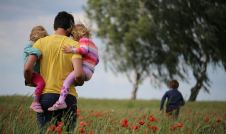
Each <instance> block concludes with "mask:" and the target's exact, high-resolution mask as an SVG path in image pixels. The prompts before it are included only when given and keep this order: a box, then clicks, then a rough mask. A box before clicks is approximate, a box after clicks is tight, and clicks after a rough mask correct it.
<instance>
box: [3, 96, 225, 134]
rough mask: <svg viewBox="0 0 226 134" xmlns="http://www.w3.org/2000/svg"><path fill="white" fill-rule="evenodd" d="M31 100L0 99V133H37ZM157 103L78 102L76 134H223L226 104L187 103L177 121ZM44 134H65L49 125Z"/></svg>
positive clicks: (18, 98) (91, 100)
mask: <svg viewBox="0 0 226 134" xmlns="http://www.w3.org/2000/svg"><path fill="white" fill-rule="evenodd" d="M31 100H32V98H31V97H27V96H1V97H0V133H1V134H36V133H39V131H38V127H37V124H36V117H35V113H34V112H31V111H29V105H30V103H31ZM159 103H160V102H159V101H154V100H152V101H147V100H137V101H130V100H98V99H79V100H78V107H79V109H78V112H79V116H78V120H77V127H76V129H75V132H74V133H76V134H79V133H83V134H131V133H134V134H151V133H158V134H226V102H195V103H186V104H185V106H184V107H183V108H182V109H181V112H180V116H179V118H178V119H172V118H171V117H169V116H167V115H165V114H163V113H159ZM46 133H51V134H54V133H59V134H60V133H64V127H63V126H62V125H61V124H59V125H58V126H54V125H51V126H50V127H49V129H48V130H47V131H46Z"/></svg>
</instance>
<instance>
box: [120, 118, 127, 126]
mask: <svg viewBox="0 0 226 134" xmlns="http://www.w3.org/2000/svg"><path fill="white" fill-rule="evenodd" d="M121 126H122V127H128V126H129V121H128V119H123V120H122V121H121Z"/></svg>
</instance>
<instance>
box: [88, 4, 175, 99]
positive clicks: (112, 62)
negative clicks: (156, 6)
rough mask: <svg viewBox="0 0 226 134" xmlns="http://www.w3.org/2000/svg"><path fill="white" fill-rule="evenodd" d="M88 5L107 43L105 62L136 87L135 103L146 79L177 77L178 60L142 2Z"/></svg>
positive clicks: (134, 93) (100, 33)
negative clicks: (176, 65) (161, 37)
mask: <svg viewBox="0 0 226 134" xmlns="http://www.w3.org/2000/svg"><path fill="white" fill-rule="evenodd" d="M87 5H88V6H87V7H86V9H87V10H86V11H87V14H88V16H89V17H90V18H91V20H95V22H96V24H97V27H98V31H97V35H98V36H99V37H101V38H102V39H104V40H105V42H107V43H106V48H105V49H106V50H105V56H104V58H105V61H107V65H108V67H110V68H111V69H112V70H113V71H115V72H120V73H124V74H126V76H127V77H128V79H129V81H130V82H131V83H132V84H133V91H132V97H131V98H132V99H136V94H137V91H138V88H139V85H140V84H141V83H142V82H143V80H144V79H145V78H147V77H150V78H154V79H155V78H156V77H159V76H161V77H160V78H161V79H162V80H166V79H168V78H169V77H172V76H173V75H174V74H176V73H177V70H178V69H177V68H176V67H175V66H174V64H177V62H178V60H177V58H174V57H176V56H175V55H174V53H172V54H169V53H171V52H169V51H168V49H167V48H166V46H165V45H164V44H162V43H161V40H159V39H158V34H156V33H158V27H157V25H156V24H155V22H154V21H153V18H152V16H151V14H150V13H148V12H147V11H148V10H146V9H145V8H144V7H145V5H144V3H143V2H142V1H131V0H124V1H119V0H116V1H115V0H106V1H104V0H102V1H99V0H89V1H88V4H87ZM146 14H149V15H146ZM163 63H164V64H163Z"/></svg>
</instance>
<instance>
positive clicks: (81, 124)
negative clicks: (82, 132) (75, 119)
mask: <svg viewBox="0 0 226 134" xmlns="http://www.w3.org/2000/svg"><path fill="white" fill-rule="evenodd" d="M79 125H80V126H81V127H85V126H87V123H86V122H84V121H81V122H80V123H79Z"/></svg>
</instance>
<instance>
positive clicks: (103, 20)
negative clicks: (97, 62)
mask: <svg viewBox="0 0 226 134" xmlns="http://www.w3.org/2000/svg"><path fill="white" fill-rule="evenodd" d="M225 3H226V2H225V1H222V0H213V1H207V0H198V1H193V0H174V1H171V0H152V1H150V0H138V1H132V0H124V1H119V0H108V1H107V0H89V1H88V4H87V5H88V6H87V14H88V16H89V17H90V18H91V19H92V20H94V21H95V22H96V24H97V27H98V31H97V35H98V36H99V37H101V38H103V39H104V40H106V42H107V46H106V51H105V52H106V53H105V54H106V55H105V60H106V61H108V62H107V63H108V65H109V67H110V68H112V69H113V70H115V71H119V72H121V73H125V74H126V75H127V76H128V78H129V79H130V80H131V82H132V83H133V85H134V86H133V87H134V90H133V97H132V98H133V99H135V98H136V92H137V90H138V86H139V84H141V82H142V81H143V80H144V79H145V78H147V77H152V78H154V79H156V78H157V79H158V80H159V81H160V82H166V81H167V80H168V79H171V78H180V79H182V80H184V79H185V76H186V75H187V74H186V72H187V70H189V69H191V70H192V72H193V76H194V78H195V79H196V83H195V85H194V86H193V87H192V89H191V95H190V98H189V100H190V101H195V100H196V98H197V95H198V93H199V91H200V90H201V89H202V88H203V89H204V90H205V91H207V92H209V87H210V81H209V77H208V75H207V68H208V67H209V66H210V65H213V66H215V67H219V66H221V63H222V64H223V66H224V68H225V69H226V55H225V51H226V49H225V47H226V44H225V43H226V40H225V38H224V36H225V34H226V23H225V20H226V16H225V14H226V4H225ZM131 78H133V80H132V79H131Z"/></svg>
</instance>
